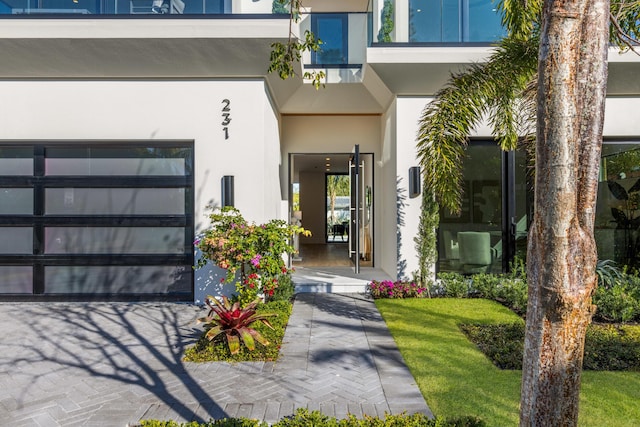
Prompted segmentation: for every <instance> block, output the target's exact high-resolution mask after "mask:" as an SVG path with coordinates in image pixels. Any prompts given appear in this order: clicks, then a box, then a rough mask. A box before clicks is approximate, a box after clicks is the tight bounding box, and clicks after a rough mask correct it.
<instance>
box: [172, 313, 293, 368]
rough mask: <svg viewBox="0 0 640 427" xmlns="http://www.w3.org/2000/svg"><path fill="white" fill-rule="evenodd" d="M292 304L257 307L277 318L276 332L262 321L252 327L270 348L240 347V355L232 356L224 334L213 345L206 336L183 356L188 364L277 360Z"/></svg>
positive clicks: (273, 324) (275, 323) (275, 321)
mask: <svg viewBox="0 0 640 427" xmlns="http://www.w3.org/2000/svg"><path fill="white" fill-rule="evenodd" d="M291 309H292V304H291V303H290V302H289V301H273V302H269V303H267V304H261V305H259V306H258V310H257V311H258V313H276V314H277V316H275V317H272V318H269V319H268V320H269V323H270V324H271V325H272V326H273V329H270V328H268V327H267V326H266V325H264V324H263V323H262V322H255V323H253V325H252V326H251V327H252V328H254V329H255V330H257V331H258V332H260V334H261V335H262V336H263V337H265V338H266V339H267V340H268V341H269V345H268V346H266V347H265V346H263V345H261V344H260V343H258V342H256V348H255V350H253V351H249V350H248V349H247V348H246V347H245V346H244V345H240V352H239V353H238V354H235V355H232V354H231V352H230V351H229V347H228V346H227V342H226V339H224V338H223V337H224V334H222V335H219V337H218V339H215V340H214V341H212V342H210V341H209V340H207V339H206V338H205V337H204V336H202V337H200V339H199V340H198V342H197V343H196V344H195V345H194V346H192V347H189V348H188V349H187V350H186V351H185V354H184V357H183V360H184V361H185V362H218V361H226V362H246V361H270V360H276V359H277V358H278V353H279V351H280V345H281V344H282V338H283V337H284V332H285V328H286V327H287V322H288V321H289V316H290V315H291Z"/></svg>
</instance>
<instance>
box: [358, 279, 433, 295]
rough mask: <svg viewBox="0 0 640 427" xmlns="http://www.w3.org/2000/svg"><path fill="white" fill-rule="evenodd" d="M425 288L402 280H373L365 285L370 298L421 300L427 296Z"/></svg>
mask: <svg viewBox="0 0 640 427" xmlns="http://www.w3.org/2000/svg"><path fill="white" fill-rule="evenodd" d="M427 289H428V288H427V287H425V286H422V285H420V284H417V283H415V282H405V281H402V280H396V281H395V282H392V281H391V280H382V281H377V280H373V281H372V282H370V283H369V284H368V285H367V292H368V293H369V295H371V297H372V298H374V299H378V298H421V297H426V296H427Z"/></svg>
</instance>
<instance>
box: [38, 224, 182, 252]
mask: <svg viewBox="0 0 640 427" xmlns="http://www.w3.org/2000/svg"><path fill="white" fill-rule="evenodd" d="M184 233H185V230H184V228H182V227H139V228H136V227H46V228H45V229H44V241H45V245H44V251H45V253H46V254H183V253H184V252H185V239H184Z"/></svg>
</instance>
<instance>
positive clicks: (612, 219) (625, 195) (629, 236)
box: [595, 141, 640, 269]
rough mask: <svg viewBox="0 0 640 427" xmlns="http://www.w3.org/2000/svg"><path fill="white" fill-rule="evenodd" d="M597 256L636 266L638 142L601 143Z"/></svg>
mask: <svg viewBox="0 0 640 427" xmlns="http://www.w3.org/2000/svg"><path fill="white" fill-rule="evenodd" d="M595 238H596V245H597V247H598V258H599V259H601V260H613V261H615V262H616V263H618V264H619V265H621V266H629V267H631V268H632V269H638V268H640V144H639V143H638V142H635V141H634V142H617V143H605V144H604V145H603V146H602V161H601V163H600V183H599V185H598V201H597V209H596V221H595Z"/></svg>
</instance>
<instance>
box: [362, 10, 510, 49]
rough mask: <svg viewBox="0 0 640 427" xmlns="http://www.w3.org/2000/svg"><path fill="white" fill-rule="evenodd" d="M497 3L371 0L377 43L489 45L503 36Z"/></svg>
mask: <svg viewBox="0 0 640 427" xmlns="http://www.w3.org/2000/svg"><path fill="white" fill-rule="evenodd" d="M496 2H497V0H374V1H373V7H374V9H373V10H374V19H373V26H374V28H373V33H374V34H375V35H376V37H375V40H374V42H377V43H438V44H440V43H469V42H475V43H489V42H493V41H496V40H498V39H500V38H501V37H502V36H504V34H505V32H504V29H503V28H502V25H501V16H500V14H499V12H498V10H497V7H496Z"/></svg>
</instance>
